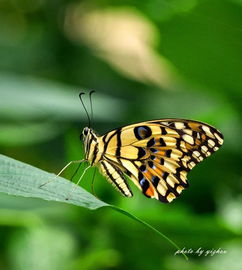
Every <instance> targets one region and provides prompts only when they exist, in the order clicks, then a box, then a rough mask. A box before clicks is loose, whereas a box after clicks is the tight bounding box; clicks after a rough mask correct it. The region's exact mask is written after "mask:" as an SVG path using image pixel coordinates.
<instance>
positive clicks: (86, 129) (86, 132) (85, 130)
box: [83, 127, 89, 136]
mask: <svg viewBox="0 0 242 270" xmlns="http://www.w3.org/2000/svg"><path fill="white" fill-rule="evenodd" d="M88 130H89V129H88V128H87V127H85V128H84V129H83V135H84V136H87V134H88Z"/></svg>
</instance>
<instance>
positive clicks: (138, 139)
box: [103, 119, 223, 202]
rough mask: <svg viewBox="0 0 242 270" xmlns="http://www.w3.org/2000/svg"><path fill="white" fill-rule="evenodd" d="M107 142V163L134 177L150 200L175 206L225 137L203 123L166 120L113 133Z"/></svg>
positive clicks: (120, 129)
mask: <svg viewBox="0 0 242 270" xmlns="http://www.w3.org/2000/svg"><path fill="white" fill-rule="evenodd" d="M103 142H104V144H105V151H104V153H103V159H105V160H107V161H108V162H109V163H110V164H113V166H117V168H119V171H120V173H122V172H124V173H126V174H127V175H128V176H130V178H131V179H132V180H133V182H134V183H135V184H136V185H137V186H138V187H139V188H140V189H141V190H142V192H143V193H144V194H145V195H146V196H148V197H152V198H156V199H158V200H160V201H162V202H171V201H172V200H173V199H174V198H176V197H178V196H179V195H180V193H181V192H182V190H183V189H184V188H186V187H187V186H188V182H187V173H188V172H189V171H190V170H191V169H192V168H193V167H194V166H195V165H196V164H197V163H199V162H200V161H202V160H203V159H204V158H206V157H208V156H210V155H211V154H212V153H213V152H214V151H216V150H218V148H219V147H220V146H221V145H222V143H223V137H222V134H221V133H220V132H219V131H218V130H216V129H215V128H214V127H212V126H209V125H207V124H204V123H201V122H197V121H190V120H183V119H163V120H154V121H148V122H142V123H138V124H134V125H130V126H125V127H123V128H119V129H117V130H114V131H111V132H110V133H107V134H106V135H104V136H103ZM106 174H107V173H106ZM109 178H110V177H109ZM111 180H112V179H111Z"/></svg>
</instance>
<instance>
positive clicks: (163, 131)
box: [161, 127, 167, 135]
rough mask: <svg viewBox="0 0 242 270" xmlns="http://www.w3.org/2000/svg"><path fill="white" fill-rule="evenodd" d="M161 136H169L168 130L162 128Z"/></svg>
mask: <svg viewBox="0 0 242 270" xmlns="http://www.w3.org/2000/svg"><path fill="white" fill-rule="evenodd" d="M161 134H162V135H166V134H167V132H166V129H165V128H164V127H161Z"/></svg>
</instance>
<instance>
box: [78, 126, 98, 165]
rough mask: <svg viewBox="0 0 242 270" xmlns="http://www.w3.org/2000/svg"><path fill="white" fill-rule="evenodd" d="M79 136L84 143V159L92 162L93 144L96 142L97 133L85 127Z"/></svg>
mask: <svg viewBox="0 0 242 270" xmlns="http://www.w3.org/2000/svg"><path fill="white" fill-rule="evenodd" d="M80 137H81V139H82V140H83V143H84V149H85V155H86V160H88V161H90V162H91V163H93V162H94V159H93V155H94V149H95V146H96V145H97V144H98V138H97V135H96V134H95V132H94V131H93V130H92V129H91V128H89V127H85V128H84V129H83V131H82V134H81V136H80Z"/></svg>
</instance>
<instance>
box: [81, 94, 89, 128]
mask: <svg viewBox="0 0 242 270" xmlns="http://www.w3.org/2000/svg"><path fill="white" fill-rule="evenodd" d="M84 94H85V93H84V92H81V93H80V94H79V98H80V100H81V103H82V106H83V108H84V110H85V112H86V115H87V119H88V127H89V128H90V126H91V119H90V116H89V114H88V112H87V108H86V106H85V105H84V102H83V100H82V95H84Z"/></svg>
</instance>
